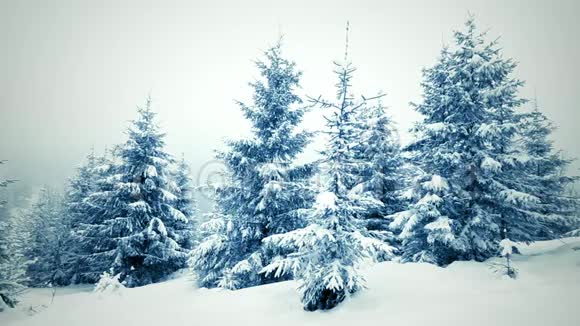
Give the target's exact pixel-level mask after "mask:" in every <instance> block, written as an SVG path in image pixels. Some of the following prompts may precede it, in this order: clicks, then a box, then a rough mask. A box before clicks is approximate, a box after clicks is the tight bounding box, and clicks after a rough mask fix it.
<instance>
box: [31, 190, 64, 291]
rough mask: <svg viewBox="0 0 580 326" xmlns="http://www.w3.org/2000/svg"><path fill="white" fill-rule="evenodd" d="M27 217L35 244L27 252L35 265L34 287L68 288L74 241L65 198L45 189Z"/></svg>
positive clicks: (33, 270)
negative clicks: (65, 286)
mask: <svg viewBox="0 0 580 326" xmlns="http://www.w3.org/2000/svg"><path fill="white" fill-rule="evenodd" d="M26 215H27V220H28V226H29V229H30V240H31V242H30V245H29V246H28V248H27V256H28V258H29V260H30V261H31V262H32V263H31V264H30V265H29V266H28V271H27V274H28V277H29V280H30V281H29V283H30V285H32V286H35V287H46V286H63V285H68V284H69V283H70V274H69V272H70V270H71V265H72V264H74V255H73V252H72V248H73V238H72V233H71V231H72V229H71V223H70V219H69V216H68V215H67V214H65V210H64V202H63V197H62V195H61V194H59V193H57V192H55V191H54V190H51V189H49V188H43V189H41V190H40V193H39V195H38V199H37V200H36V201H35V202H34V203H33V205H32V207H31V209H30V212H29V213H28V214H26Z"/></svg>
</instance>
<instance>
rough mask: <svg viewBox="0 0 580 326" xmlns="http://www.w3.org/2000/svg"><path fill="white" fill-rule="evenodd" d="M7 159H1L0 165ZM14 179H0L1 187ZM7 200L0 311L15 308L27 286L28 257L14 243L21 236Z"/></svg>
mask: <svg viewBox="0 0 580 326" xmlns="http://www.w3.org/2000/svg"><path fill="white" fill-rule="evenodd" d="M4 163H5V161H0V165H2V164H4ZM13 182H14V180H2V179H0V188H5V187H7V186H8V185H9V184H11V183H13ZM5 204H6V202H4V201H2V200H0V312H2V311H4V308H5V307H6V306H7V307H11V308H14V306H16V304H17V303H18V301H17V299H16V296H17V295H18V294H19V293H20V292H21V291H22V290H23V289H24V288H25V286H24V284H25V282H26V281H27V279H26V275H25V274H26V268H27V265H28V263H27V259H26V258H25V257H24V254H23V252H22V250H20V248H18V247H17V246H15V245H14V244H15V243H16V242H17V241H16V240H17V239H16V238H17V237H18V236H19V235H18V234H17V232H15V229H16V227H15V225H14V220H13V219H12V217H11V216H10V215H9V214H8V212H6V211H5V210H4V209H2V208H3V207H4V205H5Z"/></svg>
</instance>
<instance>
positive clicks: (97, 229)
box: [67, 151, 117, 283]
mask: <svg viewBox="0 0 580 326" xmlns="http://www.w3.org/2000/svg"><path fill="white" fill-rule="evenodd" d="M108 154H109V153H107V151H105V154H104V155H102V156H95V157H93V158H92V159H89V160H88V161H87V165H86V166H85V167H81V169H79V171H78V175H77V176H76V177H75V179H78V180H74V179H73V181H71V185H70V188H71V190H70V192H71V193H72V194H71V196H70V201H69V202H68V207H67V208H68V212H69V214H70V215H71V217H72V220H73V222H72V225H73V237H74V238H75V241H76V243H77V246H76V248H75V249H76V250H75V253H76V264H75V267H76V269H75V271H74V274H73V275H75V276H76V277H75V280H76V282H78V283H96V282H98V280H99V278H100V276H101V275H102V274H103V273H104V272H108V271H109V270H110V269H111V268H112V267H113V264H114V261H115V257H116V249H117V239H116V237H114V236H113V234H112V233H111V232H110V231H111V230H110V229H109V227H108V225H107V220H108V219H109V218H110V214H111V211H110V210H109V209H110V207H109V205H108V203H107V201H108V200H109V198H110V197H111V196H112V195H113V190H114V185H115V182H116V175H115V171H116V169H115V164H114V162H113V160H112V158H110V157H109V156H108ZM89 158H90V156H89ZM81 187H82V188H81ZM84 187H86V188H84ZM83 188H84V189H83ZM77 192H78V193H77Z"/></svg>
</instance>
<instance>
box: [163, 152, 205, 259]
mask: <svg viewBox="0 0 580 326" xmlns="http://www.w3.org/2000/svg"><path fill="white" fill-rule="evenodd" d="M190 173H191V170H190V168H189V165H188V164H187V162H186V161H185V158H183V157H182V158H181V160H179V162H178V163H177V164H176V165H175V169H174V171H173V175H172V188H173V189H174V193H175V196H176V197H177V198H176V200H175V203H174V205H173V207H174V208H175V209H177V210H178V211H180V212H182V213H183V214H184V215H185V216H187V217H188V222H187V223H186V224H188V225H180V224H183V223H184V221H183V220H175V221H173V222H172V223H171V224H170V225H169V227H170V228H171V229H173V230H174V232H175V236H176V241H177V242H178V243H183V246H184V247H185V248H194V247H195V245H196V244H197V242H198V241H199V230H198V227H199V225H198V221H199V217H198V215H199V212H198V209H197V201H196V200H195V197H194V193H193V186H192V184H191V176H190ZM174 224H175V225H174Z"/></svg>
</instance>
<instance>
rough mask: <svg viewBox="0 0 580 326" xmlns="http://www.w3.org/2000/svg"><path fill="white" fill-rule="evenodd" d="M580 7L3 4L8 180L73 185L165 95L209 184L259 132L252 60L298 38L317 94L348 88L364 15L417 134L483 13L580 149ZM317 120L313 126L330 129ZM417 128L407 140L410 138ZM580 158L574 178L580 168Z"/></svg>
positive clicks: (366, 65)
mask: <svg viewBox="0 0 580 326" xmlns="http://www.w3.org/2000/svg"><path fill="white" fill-rule="evenodd" d="M579 3H580V1H529V0H528V1H523V0H522V1H499V0H497V1H489V0H488V1H354V0H351V1H338V0H333V1H313V0H310V1H296V0H293V1H290V0H287V1H283V2H282V1H272V0H270V1H267V0H266V1H228V2H226V1H192V0H190V1H182V2H174V1H144V0H139V1H118V0H117V1H78V0H77V1H64V0H58V1H57V0H53V1H26V0H14V1H8V0H0V41H1V42H2V43H1V45H0V47H1V48H0V49H1V52H0V58H1V59H0V121H1V126H0V158H1V159H7V160H9V162H8V164H7V165H4V166H3V167H2V168H1V171H0V174H2V175H9V176H11V177H13V178H16V179H19V180H20V181H21V183H22V184H23V185H31V186H38V185H42V184H49V185H54V186H59V185H62V184H63V183H64V182H65V180H66V178H67V177H69V176H71V175H72V174H73V173H74V169H75V167H76V166H77V165H78V164H79V163H80V162H81V161H82V159H83V158H84V156H85V155H86V154H87V152H88V151H89V150H90V148H91V146H94V147H95V148H96V150H97V151H102V150H103V149H104V148H105V147H106V146H111V145H113V144H117V143H120V142H123V141H124V140H125V139H126V135H125V134H124V130H125V129H126V127H127V125H128V121H129V120H130V119H132V118H134V117H135V106H136V105H140V104H142V103H143V102H144V99H145V96H146V95H147V93H149V92H151V94H152V96H153V99H154V108H155V110H156V111H157V112H159V121H160V124H161V126H162V128H163V129H164V130H165V131H166V132H167V138H166V141H167V145H168V151H169V152H171V153H173V154H175V155H181V153H184V155H185V158H186V159H187V160H188V161H189V162H190V164H191V165H192V169H193V175H194V178H196V175H197V173H198V171H199V169H200V167H201V166H202V165H203V164H204V163H206V162H208V161H210V160H211V159H212V156H213V153H212V150H213V149H214V148H216V147H218V146H219V145H220V144H221V142H222V139H223V138H224V137H236V136H239V135H242V134H244V133H246V132H247V127H248V125H247V123H246V122H244V121H243V119H242V116H241V113H240V111H239V110H238V108H237V106H236V105H235V103H234V99H239V100H248V99H250V98H251V95H252V94H251V90H250V89H249V87H248V86H247V83H248V82H250V81H252V80H253V79H254V78H255V77H257V71H256V69H255V67H254V65H253V60H254V59H256V58H257V57H259V55H260V54H261V50H263V49H266V48H267V47H268V45H270V44H272V43H274V42H275V41H276V39H277V38H278V35H280V34H281V33H282V34H284V40H285V41H284V51H285V53H286V55H287V57H289V58H291V59H292V60H294V61H296V62H297V64H298V67H299V69H300V70H302V71H303V72H304V76H303V79H302V87H303V90H302V91H301V93H302V94H309V95H318V94H323V95H329V96H331V95H332V94H333V92H334V91H333V89H332V86H333V85H334V83H335V82H336V78H335V76H334V75H333V74H332V69H333V65H332V60H333V59H338V58H341V56H342V54H343V51H344V50H343V48H344V26H345V22H346V21H347V20H350V24H351V34H350V40H351V42H350V55H351V58H352V60H353V62H354V64H355V65H356V66H357V67H358V71H357V73H356V75H355V79H354V80H353V83H354V85H355V88H356V89H357V90H360V91H363V92H364V93H366V94H372V93H374V92H376V91H379V90H382V91H384V92H386V93H387V94H388V95H387V97H386V98H385V99H384V103H385V104H386V105H388V106H389V107H390V113H391V114H392V116H393V117H394V118H395V120H396V121H397V122H398V124H399V126H400V128H401V130H402V132H404V131H405V130H407V129H408V128H409V126H410V124H411V123H412V121H413V120H415V119H416V118H417V116H416V114H414V112H413V111H412V109H411V107H410V105H409V102H410V101H418V100H420V95H421V89H420V82H421V69H422V68H423V67H428V66H430V65H432V64H433V63H434V62H435V60H436V58H437V56H438V54H439V51H440V49H441V46H442V44H444V43H449V42H450V41H451V40H452V30H454V29H458V28H462V26H463V22H464V21H465V19H466V17H467V14H468V12H471V13H474V14H475V15H476V17H477V22H478V25H479V27H480V28H481V29H483V30H487V29H489V36H490V39H491V38H495V37H498V36H501V45H502V47H503V48H504V54H505V55H506V56H509V57H513V58H515V59H516V60H517V61H518V62H519V67H518V68H517V76H518V77H519V78H521V79H523V80H525V81H526V82H527V85H526V87H525V88H524V89H523V91H522V94H521V95H522V96H524V97H533V94H534V90H535V92H536V93H537V96H538V99H539V103H540V106H541V108H542V110H544V111H545V112H546V114H547V115H548V116H549V118H551V119H552V120H553V121H554V122H555V123H556V124H557V125H558V126H559V129H558V130H557V131H556V132H555V134H554V138H555V141H556V144H557V146H558V147H560V148H562V149H563V150H564V151H565V152H566V153H567V154H568V155H569V156H575V157H580V146H579V145H578V140H577V139H578V138H579V137H578V136H579V135H580V132H579V131H578V129H579V126H578V124H579V122H580V110H579V108H578V106H577V98H578V96H577V94H578V91H579V90H580V87H579V82H578V76H580V61H579V60H578V58H580V44H579V42H578V33H579V32H580V20H579V19H578V14H579V13H580V5H579ZM320 122H321V121H320V119H319V118H318V117H317V116H316V114H312V115H310V116H309V117H308V121H307V122H306V126H307V127H309V128H318V126H320ZM403 136H404V135H403ZM579 166H580V165H579V164H578V162H575V163H574V167H573V171H572V172H574V173H578V167H579Z"/></svg>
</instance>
